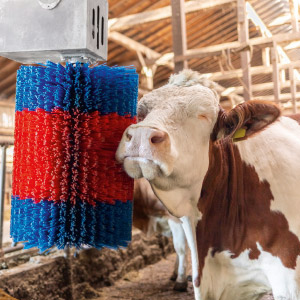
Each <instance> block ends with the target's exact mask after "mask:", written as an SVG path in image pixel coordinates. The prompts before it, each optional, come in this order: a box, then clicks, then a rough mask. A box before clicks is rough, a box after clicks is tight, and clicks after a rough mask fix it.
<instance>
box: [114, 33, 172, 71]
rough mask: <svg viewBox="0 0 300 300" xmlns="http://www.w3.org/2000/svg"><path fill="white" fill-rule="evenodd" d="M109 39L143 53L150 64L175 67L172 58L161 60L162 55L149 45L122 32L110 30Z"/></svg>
mask: <svg viewBox="0 0 300 300" xmlns="http://www.w3.org/2000/svg"><path fill="white" fill-rule="evenodd" d="M108 39H109V40H111V41H114V42H115V43H117V44H119V45H122V46H123V47H124V48H126V49H128V50H131V51H135V52H140V53H143V54H144V55H145V56H146V57H147V58H148V62H149V64H157V65H166V66H168V67H169V68H171V69H173V68H174V63H173V62H170V60H160V58H161V57H162V55H161V54H160V53H158V52H156V51H154V50H152V49H150V48H149V47H147V46H144V45H143V44H141V43H139V42H137V41H135V40H133V39H131V38H129V37H127V36H126V35H124V34H122V33H119V32H117V31H113V32H109V33H108ZM150 60H151V61H150Z"/></svg>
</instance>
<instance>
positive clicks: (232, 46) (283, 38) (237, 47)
mask: <svg viewBox="0 0 300 300" xmlns="http://www.w3.org/2000/svg"><path fill="white" fill-rule="evenodd" d="M299 39H300V33H288V34H287V33H282V34H277V35H273V36H272V37H257V38H253V39H249V42H248V43H241V42H238V41H236V42H229V43H223V44H218V45H213V46H208V47H202V48H197V49H188V50H186V54H185V55H181V56H177V57H176V60H175V61H176V62H177V61H182V60H186V59H196V58H203V57H207V56H217V55H222V53H223V51H226V50H231V51H233V52H241V51H243V50H245V49H250V47H255V46H256V47H259V48H265V47H272V46H273V42H274V41H275V42H277V43H284V42H289V41H293V40H299ZM173 58H174V55H173V53H166V54H163V55H162V56H161V58H160V59H159V60H160V61H166V60H172V59H173Z"/></svg>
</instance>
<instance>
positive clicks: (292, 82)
mask: <svg viewBox="0 0 300 300" xmlns="http://www.w3.org/2000/svg"><path fill="white" fill-rule="evenodd" d="M289 78H290V90H291V96H292V98H291V100H292V103H293V113H294V114H295V113H297V105H296V101H297V98H296V94H297V87H296V82H295V76H294V68H293V67H289Z"/></svg>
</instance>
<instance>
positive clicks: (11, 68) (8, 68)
mask: <svg viewBox="0 0 300 300" xmlns="http://www.w3.org/2000/svg"><path fill="white" fill-rule="evenodd" d="M20 65H21V64H19V63H17V62H15V61H10V62H9V63H8V64H7V65H5V66H4V67H3V68H1V72H0V81H2V80H3V79H5V78H6V77H7V76H9V75H10V74H11V73H15V72H16V70H17V69H18V68H19V66H20ZM15 76H16V75H15Z"/></svg>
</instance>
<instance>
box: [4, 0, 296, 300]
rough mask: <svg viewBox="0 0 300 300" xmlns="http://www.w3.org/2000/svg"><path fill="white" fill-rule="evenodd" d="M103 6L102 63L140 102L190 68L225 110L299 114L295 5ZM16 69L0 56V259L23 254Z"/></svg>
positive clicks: (262, 1)
mask: <svg viewBox="0 0 300 300" xmlns="http://www.w3.org/2000/svg"><path fill="white" fill-rule="evenodd" d="M108 2H109V15H108V18H109V20H108V59H107V62H106V63H107V65H109V66H115V65H119V66H134V67H135V68H136V69H137V71H138V73H139V98H141V97H142V96H143V95H145V94H147V93H148V92H150V91H151V90H153V89H156V88H158V87H160V86H162V85H164V84H166V83H167V81H168V79H169V77H170V75H171V74H172V73H174V72H178V71H180V70H182V69H184V68H191V69H193V70H195V71H198V72H199V73H201V74H203V76H205V77H206V78H208V79H210V80H212V81H214V82H216V83H217V85H218V92H219V94H220V99H221V105H222V106H223V107H224V108H225V109H227V110H229V109H231V108H233V107H234V106H236V105H237V104H239V103H241V102H243V101H248V100H252V99H261V100H268V101H273V102H275V103H277V104H278V105H279V107H280V108H281V109H282V111H283V114H291V113H297V111H299V108H300V32H299V6H300V1H299V0H248V1H246V0H211V1H202V0H186V1H184V0H143V1H141V0H127V1H125V0H122V1H120V0H109V1H108ZM0 7H1V2H0ZM0 31H1V30H0ZM99 63H100V64H101V63H103V62H99ZM20 65H21V63H19V62H16V61H13V60H10V59H8V58H5V57H1V56H0V146H1V155H0V163H1V167H0V260H1V256H2V257H4V254H5V253H11V252H12V251H15V250H16V251H17V250H20V246H17V247H13V248H12V247H11V246H10V242H11V240H10V238H9V217H10V216H9V215H10V193H11V173H12V161H13V144H14V113H15V109H14V106H15V97H16V72H17V70H18V68H19V67H20ZM18 247H19V248H18ZM168 251H169V250H168ZM26 299H27V298H26ZM53 299H54V298H53Z"/></svg>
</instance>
